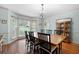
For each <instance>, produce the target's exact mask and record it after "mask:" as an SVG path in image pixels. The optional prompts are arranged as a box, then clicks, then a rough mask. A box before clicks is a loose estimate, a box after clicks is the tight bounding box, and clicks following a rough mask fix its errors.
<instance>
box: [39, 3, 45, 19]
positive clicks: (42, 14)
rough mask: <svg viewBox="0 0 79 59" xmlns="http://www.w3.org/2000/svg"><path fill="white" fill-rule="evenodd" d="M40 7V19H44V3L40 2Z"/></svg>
mask: <svg viewBox="0 0 79 59" xmlns="http://www.w3.org/2000/svg"><path fill="white" fill-rule="evenodd" d="M41 8H42V10H41V14H40V19H41V20H44V4H41Z"/></svg>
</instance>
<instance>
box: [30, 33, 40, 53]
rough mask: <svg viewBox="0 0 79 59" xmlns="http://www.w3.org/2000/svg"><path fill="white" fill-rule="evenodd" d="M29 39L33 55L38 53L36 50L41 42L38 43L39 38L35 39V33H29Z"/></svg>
mask: <svg viewBox="0 0 79 59" xmlns="http://www.w3.org/2000/svg"><path fill="white" fill-rule="evenodd" d="M29 38H30V50H31V52H32V53H34V54H35V53H37V52H36V50H37V49H38V44H39V42H38V41H37V38H36V37H34V32H29Z"/></svg>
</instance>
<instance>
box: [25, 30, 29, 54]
mask: <svg viewBox="0 0 79 59" xmlns="http://www.w3.org/2000/svg"><path fill="white" fill-rule="evenodd" d="M25 37H26V44H25V46H26V48H27V51H26V52H27V53H29V52H30V50H29V48H30V39H29V35H28V32H27V31H25Z"/></svg>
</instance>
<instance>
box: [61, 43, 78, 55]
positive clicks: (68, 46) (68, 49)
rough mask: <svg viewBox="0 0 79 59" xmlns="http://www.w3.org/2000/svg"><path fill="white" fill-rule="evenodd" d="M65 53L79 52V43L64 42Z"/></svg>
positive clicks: (63, 49) (63, 50)
mask: <svg viewBox="0 0 79 59" xmlns="http://www.w3.org/2000/svg"><path fill="white" fill-rule="evenodd" d="M62 52H63V54H79V45H78V44H74V43H64V42H63V43H62Z"/></svg>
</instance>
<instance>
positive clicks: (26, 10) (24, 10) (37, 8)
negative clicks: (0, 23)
mask: <svg viewBox="0 0 79 59" xmlns="http://www.w3.org/2000/svg"><path fill="white" fill-rule="evenodd" d="M1 6H3V7H5V8H8V9H10V10H12V11H15V12H17V13H20V14H23V15H27V16H31V17H39V16H40V13H41V10H42V9H41V4H1ZM74 10H79V4H44V15H45V16H54V15H58V14H62V13H66V12H70V11H74Z"/></svg>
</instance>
